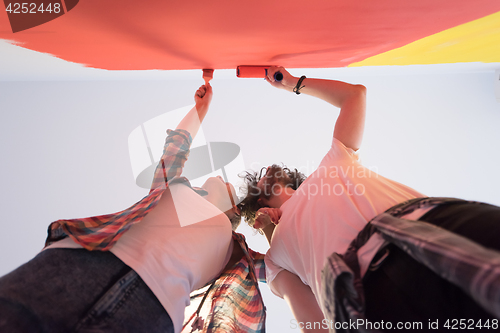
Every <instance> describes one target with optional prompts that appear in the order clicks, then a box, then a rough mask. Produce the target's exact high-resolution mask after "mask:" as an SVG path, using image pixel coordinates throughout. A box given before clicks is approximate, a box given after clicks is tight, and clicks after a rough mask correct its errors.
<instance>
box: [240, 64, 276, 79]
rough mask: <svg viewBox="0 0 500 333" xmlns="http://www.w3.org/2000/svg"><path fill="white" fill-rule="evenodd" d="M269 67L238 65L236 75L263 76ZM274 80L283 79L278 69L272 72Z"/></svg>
mask: <svg viewBox="0 0 500 333" xmlns="http://www.w3.org/2000/svg"><path fill="white" fill-rule="evenodd" d="M269 67H271V66H238V67H237V68H236V76H237V77H241V78H265V77H266V76H267V70H268V68H269ZM274 80H275V81H278V82H280V81H281V80H283V74H282V73H281V72H279V71H278V72H276V73H274Z"/></svg>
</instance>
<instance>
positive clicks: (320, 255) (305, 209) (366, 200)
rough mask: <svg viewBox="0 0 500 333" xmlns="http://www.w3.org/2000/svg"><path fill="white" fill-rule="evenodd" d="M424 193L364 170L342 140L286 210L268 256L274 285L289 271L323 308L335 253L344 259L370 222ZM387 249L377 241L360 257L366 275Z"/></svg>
mask: <svg viewBox="0 0 500 333" xmlns="http://www.w3.org/2000/svg"><path fill="white" fill-rule="evenodd" d="M423 196H424V195H422V194H421V193H419V192H417V191H415V190H413V189H411V188H409V187H408V186H405V185H402V184H400V183H398V182H395V181H392V180H390V179H387V178H385V177H382V176H381V175H379V174H377V173H375V172H373V171H371V170H370V169H368V168H366V167H364V166H362V165H361V164H360V163H359V162H358V154H357V153H356V152H354V151H353V150H352V149H350V148H347V147H346V146H344V144H342V142H340V141H339V140H337V139H335V138H334V139H333V142H332V147H331V149H330V150H329V151H328V153H327V154H326V156H325V157H324V158H323V160H322V161H321V164H320V166H319V167H318V169H316V171H314V173H312V174H311V175H310V176H309V177H308V178H307V179H306V180H305V181H304V182H303V183H302V185H301V186H300V187H299V188H298V189H297V191H296V192H295V193H294V194H293V196H292V197H291V198H290V199H289V200H288V201H287V202H285V203H284V204H283V205H282V206H281V210H282V211H283V214H282V216H281V220H280V223H279V225H278V226H277V227H276V228H275V230H274V234H273V237H272V241H271V248H270V249H269V251H268V252H267V255H266V258H265V262H266V273H267V281H268V284H269V286H270V288H271V290H272V291H273V292H274V293H275V294H277V295H278V296H280V295H279V294H278V293H277V292H276V290H275V289H274V288H273V283H272V281H273V280H274V278H275V277H276V275H277V274H278V273H279V272H280V271H281V270H283V269H286V270H288V271H290V272H292V273H294V274H296V275H297V276H299V277H300V279H301V280H302V282H304V283H305V284H306V285H308V286H310V287H311V289H312V291H313V293H314V295H315V296H316V300H317V301H318V303H319V304H322V300H321V299H320V297H321V270H322V269H323V266H324V264H325V262H326V258H327V257H328V256H330V255H331V254H332V253H333V252H337V253H339V254H343V253H344V252H345V251H346V250H347V247H348V246H349V244H350V243H351V242H352V240H353V239H354V238H355V237H356V236H357V235H358V233H359V232H360V231H361V230H362V229H363V228H364V227H365V226H366V224H367V222H368V221H369V220H371V219H372V218H373V217H375V216H376V215H378V214H380V213H382V212H384V211H385V210H387V209H388V208H390V207H392V206H394V205H396V204H398V203H400V202H403V201H406V200H408V199H412V198H416V197H423ZM381 244H382V239H381V238H376V237H375V238H373V239H372V240H370V241H369V242H368V243H367V244H366V245H365V246H363V247H362V248H361V249H360V251H359V252H358V256H359V258H358V259H359V261H360V266H361V270H362V274H364V272H365V271H366V268H367V266H368V264H369V263H370V261H371V259H372V258H373V256H374V255H375V253H376V252H377V250H378V248H379V247H380V245H381Z"/></svg>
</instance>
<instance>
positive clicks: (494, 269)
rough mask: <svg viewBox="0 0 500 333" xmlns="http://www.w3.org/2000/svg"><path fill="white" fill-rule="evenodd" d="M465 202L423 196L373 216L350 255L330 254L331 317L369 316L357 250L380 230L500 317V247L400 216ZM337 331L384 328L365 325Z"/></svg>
mask: <svg viewBox="0 0 500 333" xmlns="http://www.w3.org/2000/svg"><path fill="white" fill-rule="evenodd" d="M464 201H465V200H461V199H454V198H417V199H412V200H409V201H407V202H404V203H401V204H399V205H396V206H394V207H392V208H390V209H389V210H388V211H386V212H385V213H382V214H380V215H378V216H376V217H375V218H374V219H372V220H371V221H370V222H369V223H368V225H367V226H366V227H365V228H364V229H363V230H362V231H361V232H360V233H359V234H358V237H357V238H356V239H355V240H354V241H353V242H352V243H351V244H350V246H349V248H348V249H347V251H346V253H345V254H344V255H339V254H337V253H333V254H332V255H331V256H330V257H328V260H327V262H326V264H325V267H324V268H323V271H322V299H323V308H324V311H325V317H326V318H327V319H329V320H332V322H335V321H338V322H356V321H357V320H358V319H366V318H365V316H364V309H365V304H364V294H363V285H362V282H361V277H360V270H359V263H358V258H357V251H358V249H359V248H360V247H361V246H363V245H364V244H365V243H366V242H367V241H368V239H369V238H370V237H371V235H373V234H374V233H375V232H377V233H380V234H381V235H382V237H383V238H384V239H385V241H386V244H388V243H392V244H395V245H396V246H398V247H399V248H401V249H403V250H404V251H405V252H406V253H408V254H409V255H410V256H411V257H412V258H413V259H415V260H416V261H418V262H419V263H421V264H423V265H425V266H427V267H428V268H429V269H431V270H432V271H434V272H435V273H436V274H438V275H439V276H441V277H442V278H443V279H446V280H448V281H450V282H451V283H454V284H455V285H457V286H458V287H460V288H461V289H462V290H463V291H464V292H466V293H467V294H468V295H469V296H470V297H471V298H472V299H474V300H475V301H476V302H477V303H478V304H480V305H481V306H482V307H483V308H484V309H485V310H487V311H488V312H489V313H491V314H492V315H494V316H496V317H500V252H498V251H495V250H491V249H488V248H485V247H483V246H482V245H480V244H478V243H475V242H473V241H471V240H469V239H467V238H465V237H463V236H460V235H457V234H455V233H453V232H450V231H448V230H445V229H443V228H440V227H438V226H435V225H433V224H429V223H426V222H423V221H418V222H415V221H411V220H406V219H402V218H400V216H403V215H405V214H408V213H411V212H412V211H414V210H415V209H418V208H425V207H430V206H434V205H442V204H453V203H454V202H464ZM470 203H473V204H478V205H481V204H482V203H480V202H472V201H470ZM337 331H339V332H378V331H377V330H368V329H366V328H365V327H364V326H362V328H359V327H358V329H350V328H346V329H341V330H339V329H337Z"/></svg>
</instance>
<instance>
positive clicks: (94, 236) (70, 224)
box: [45, 129, 265, 333]
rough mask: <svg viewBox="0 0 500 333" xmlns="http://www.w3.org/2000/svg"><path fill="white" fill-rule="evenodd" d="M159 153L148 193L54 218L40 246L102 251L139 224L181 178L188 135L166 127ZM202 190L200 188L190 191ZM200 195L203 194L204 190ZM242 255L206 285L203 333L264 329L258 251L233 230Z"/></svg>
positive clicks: (261, 268) (261, 259) (262, 277)
mask: <svg viewBox="0 0 500 333" xmlns="http://www.w3.org/2000/svg"><path fill="white" fill-rule="evenodd" d="M167 134H168V136H167V139H166V140H165V146H164V149H163V155H162V157H161V159H160V162H159V163H158V166H157V168H156V170H155V174H154V178H153V182H152V185H151V190H150V192H149V194H148V195H147V196H146V197H144V198H143V199H142V200H140V201H139V202H137V203H136V204H134V205H133V206H131V207H129V208H127V209H125V210H123V211H121V212H118V213H114V214H107V215H101V216H93V217H87V218H81V219H71V220H58V221H55V222H52V223H51V224H50V225H49V228H48V236H47V240H46V242H45V246H47V245H50V244H52V243H53V242H55V241H58V240H61V239H63V238H66V237H70V238H71V239H73V241H75V242H76V243H78V244H80V245H81V246H83V247H84V248H85V249H87V250H89V251H93V250H100V251H107V250H109V249H111V248H112V247H113V245H114V244H115V243H116V242H117V241H118V239H120V237H121V236H122V235H123V234H124V232H126V231H127V230H129V229H130V227H131V226H132V225H133V224H135V223H139V222H140V221H141V220H142V219H143V218H144V217H145V216H146V215H147V214H148V213H149V212H150V211H151V210H152V209H153V208H154V207H155V206H156V204H157V203H158V201H159V200H160V198H161V195H162V193H163V192H164V191H165V189H166V188H167V186H168V185H169V184H172V183H175V182H185V183H186V185H188V186H190V184H189V182H188V181H187V179H185V178H182V177H180V175H181V173H182V168H183V167H184V163H185V162H186V161H187V158H188V155H189V148H190V146H191V142H192V138H191V135H190V134H189V132H187V131H185V130H182V129H180V130H175V131H172V130H168V131H167ZM194 190H195V191H197V192H204V190H202V189H194ZM205 193H206V192H205ZM233 239H236V240H237V242H238V244H239V245H240V246H241V248H242V250H243V253H244V254H245V256H244V257H243V258H242V259H241V260H240V262H238V263H237V264H236V265H234V266H233V267H232V268H230V269H228V270H227V271H225V272H223V273H222V275H221V276H220V277H219V278H218V279H217V281H216V283H215V284H214V287H215V288H212V290H211V294H210V298H211V302H206V303H207V304H212V307H211V309H210V310H211V315H210V319H209V320H207V323H206V327H207V330H208V332H256V333H257V332H259V333H261V332H262V333H263V332H265V307H264V303H263V301H262V296H261V294H260V290H259V287H258V283H257V281H258V280H260V281H265V266H264V255H263V254H260V253H257V252H254V251H252V250H250V249H249V248H248V247H247V244H246V242H245V237H244V236H243V235H241V234H237V233H234V232H233Z"/></svg>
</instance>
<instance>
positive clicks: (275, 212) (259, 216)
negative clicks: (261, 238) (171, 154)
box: [254, 207, 281, 229]
mask: <svg viewBox="0 0 500 333" xmlns="http://www.w3.org/2000/svg"><path fill="white" fill-rule="evenodd" d="M280 218H281V210H280V209H279V208H267V207H266V208H261V209H259V210H258V211H257V213H256V219H255V224H254V228H256V229H262V228H264V227H266V226H268V225H269V224H271V223H272V224H275V225H277V224H278V223H279V220H280Z"/></svg>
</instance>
